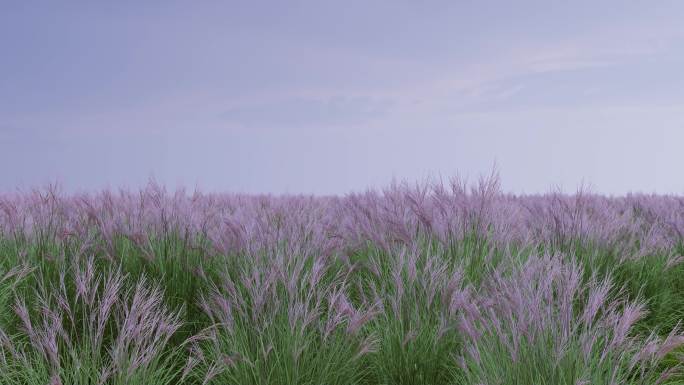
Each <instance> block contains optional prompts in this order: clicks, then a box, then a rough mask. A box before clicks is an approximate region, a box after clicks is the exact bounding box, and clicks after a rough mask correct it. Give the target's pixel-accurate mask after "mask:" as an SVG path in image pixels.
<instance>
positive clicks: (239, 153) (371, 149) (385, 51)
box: [0, 0, 684, 195]
mask: <svg viewBox="0 0 684 385" xmlns="http://www.w3.org/2000/svg"><path fill="white" fill-rule="evenodd" d="M683 15H684V2H681V1H670V2H668V1H649V2H647V1H602V2H596V1H572V2H556V1H537V2H532V1H515V2H513V1H498V2H497V1H441V0H426V1H402V0H392V1H375V0H364V1H356V0H345V1H335V2H328V1H322V0H318V1H260V0H252V1H221V2H219V1H194V2H190V1H146V2H141V1H116V2H94V1H70V2H55V1H50V2H47V1H46V2H38V1H30V0H27V1H18V2H0V191H16V190H26V189H30V188H33V187H41V186H45V185H47V184H48V183H58V184H59V185H60V186H61V187H62V188H63V189H64V190H66V191H72V192H78V191H93V190H100V189H103V188H120V187H123V188H132V189H136V188H139V187H141V186H144V185H145V184H146V183H148V182H149V181H150V180H151V179H153V180H155V181H157V182H158V183H161V184H164V185H166V186H168V187H169V188H170V189H174V188H176V187H179V186H185V187H187V188H190V189H195V188H197V189H200V190H202V191H209V192H238V193H273V194H283V193H287V194H298V193H304V194H318V195H327V194H345V193H348V192H351V191H363V190H365V189H367V188H382V187H384V186H387V185H389V184H390V183H391V182H392V181H393V180H396V181H409V182H415V181H424V180H426V179H428V178H441V179H444V180H446V179H448V178H450V177H453V176H457V175H458V176H461V177H463V178H466V179H468V180H476V179H477V178H478V177H479V176H480V175H484V174H488V173H489V172H490V171H491V170H492V168H493V167H495V168H496V169H497V170H498V172H499V174H500V176H501V185H502V187H503V189H504V190H506V191H509V192H514V193H543V192H548V191H551V190H557V189H561V190H563V191H567V192H572V191H575V189H577V188H578V187H579V186H580V185H583V186H585V187H587V186H588V187H589V188H590V190H591V191H594V192H597V193H603V194H611V195H622V194H626V193H628V192H645V193H652V192H655V193H663V194H664V193H667V194H671V193H672V194H682V193H684V178H682V177H681V170H682V166H684V72H683V70H682V69H683V68H684V23H681V20H682V16H683Z"/></svg>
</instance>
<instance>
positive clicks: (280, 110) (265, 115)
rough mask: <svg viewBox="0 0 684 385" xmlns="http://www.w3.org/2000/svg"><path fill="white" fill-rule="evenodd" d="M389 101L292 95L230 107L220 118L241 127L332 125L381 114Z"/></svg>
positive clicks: (364, 121)
mask: <svg viewBox="0 0 684 385" xmlns="http://www.w3.org/2000/svg"><path fill="white" fill-rule="evenodd" d="M391 106H392V102H391V101H390V100H385V99H383V100H381V99H374V98H368V97H344V96H336V97H329V98H306V97H293V98H284V99H280V100H272V101H268V102H262V103H252V104H247V105H243V106H237V107H233V108H230V109H229V110H227V111H225V112H224V113H222V114H221V118H223V119H225V120H228V121H230V122H232V123H236V124H238V125H241V126H244V127H250V128H251V127H259V128H264V127H282V128H292V127H314V126H320V127H333V126H345V125H356V124H362V123H366V122H368V121H371V120H375V119H378V118H381V117H383V116H384V115H385V114H387V112H388V111H389V110H390V108H391Z"/></svg>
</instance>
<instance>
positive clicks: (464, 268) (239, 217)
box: [0, 177, 684, 385]
mask: <svg viewBox="0 0 684 385" xmlns="http://www.w3.org/2000/svg"><path fill="white" fill-rule="evenodd" d="M682 231H684V199H683V198H680V197H672V196H641V195H630V196H626V197H617V198H607V197H602V196H597V195H592V194H590V193H588V192H585V191H579V192H578V193H576V194H572V195H566V194H561V193H552V194H546V195H543V196H514V195H508V194H504V193H502V192H501V191H500V190H499V186H498V180H497V179H496V177H492V178H490V179H483V180H481V181H480V182H479V183H478V184H476V185H474V186H472V187H469V186H468V185H466V184H465V183H463V182H461V181H458V180H455V181H452V182H450V183H448V184H443V183H433V184H423V185H416V186H408V185H393V186H391V187H389V188H387V189H385V190H383V191H380V192H377V191H368V192H366V193H361V194H350V195H347V196H345V197H320V198H314V197H305V196H286V197H270V196H244V195H214V194H206V195H205V194H200V193H192V194H188V193H186V192H185V191H178V192H176V193H168V192H166V191H165V190H164V189H163V188H161V187H159V186H155V185H150V186H149V187H148V188H146V189H144V190H142V191H140V192H138V193H130V192H126V191H120V192H119V193H118V194H114V193H112V192H108V191H105V192H102V193H100V194H97V195H80V196H66V195H63V194H61V193H60V192H59V191H58V189H54V188H49V189H47V190H36V191H32V192H29V193H24V194H18V195H12V196H2V197H0V385H3V384H11V385H14V384H51V385H55V384H65V385H66V384H192V385H195V384H259V385H261V384H264V385H266V384H296V385H299V384H307V385H319V384H340V385H342V384H359V385H381V384H382V385H404V384H432V385H442V384H444V385H457V384H458V385H460V384H473V385H475V384H485V385H497V384H571V385H579V384H629V385H632V384H634V385H635V384H657V383H670V384H676V383H678V381H679V383H681V381H682V377H681V373H680V372H681V370H682V362H684V359H683V358H682V354H683V353H682V352H683V351H684V350H683V348H682V344H684V334H682V333H681V332H680V329H681V327H680V324H681V322H682V321H683V318H684V312H683V311H682V309H683V308H684V302H683V301H684V299H683V298H684V271H682V269H684V264H682V263H681V262H682V257H681V255H682V251H684V248H683V247H682V244H684V243H683V242H684V237H682Z"/></svg>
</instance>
